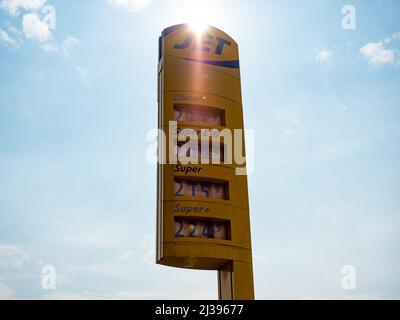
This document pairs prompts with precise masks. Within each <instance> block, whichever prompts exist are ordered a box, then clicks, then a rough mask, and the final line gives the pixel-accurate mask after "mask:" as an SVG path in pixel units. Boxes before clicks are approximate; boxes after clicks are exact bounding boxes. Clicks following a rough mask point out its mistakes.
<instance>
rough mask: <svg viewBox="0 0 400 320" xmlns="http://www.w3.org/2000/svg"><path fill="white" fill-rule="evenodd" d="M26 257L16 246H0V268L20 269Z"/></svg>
mask: <svg viewBox="0 0 400 320" xmlns="http://www.w3.org/2000/svg"><path fill="white" fill-rule="evenodd" d="M26 261H29V257H28V255H27V254H26V253H25V252H24V251H22V250H21V249H19V248H18V247H16V246H9V245H0V268H2V269H21V268H22V266H23V264H24V263H25V262H26Z"/></svg>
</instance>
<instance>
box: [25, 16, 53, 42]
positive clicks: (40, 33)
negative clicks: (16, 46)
mask: <svg viewBox="0 0 400 320" xmlns="http://www.w3.org/2000/svg"><path fill="white" fill-rule="evenodd" d="M22 28H23V31H24V33H25V36H26V37H27V38H28V39H33V40H37V41H39V42H46V41H49V40H50V39H51V32H50V30H49V26H48V25H47V24H46V23H45V22H43V21H42V20H40V18H39V17H38V16H37V15H36V14H35V13H28V14H26V15H24V17H23V18H22Z"/></svg>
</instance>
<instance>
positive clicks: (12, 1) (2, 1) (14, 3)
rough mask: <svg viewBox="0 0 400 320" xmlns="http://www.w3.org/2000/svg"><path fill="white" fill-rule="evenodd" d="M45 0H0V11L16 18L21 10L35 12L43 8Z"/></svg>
mask: <svg viewBox="0 0 400 320" xmlns="http://www.w3.org/2000/svg"><path fill="white" fill-rule="evenodd" d="M45 3H46V0H0V9H1V10H4V11H6V12H7V13H9V14H10V15H12V16H18V15H19V14H20V12H21V9H23V10H37V9H40V8H42V7H43V6H44V4H45Z"/></svg>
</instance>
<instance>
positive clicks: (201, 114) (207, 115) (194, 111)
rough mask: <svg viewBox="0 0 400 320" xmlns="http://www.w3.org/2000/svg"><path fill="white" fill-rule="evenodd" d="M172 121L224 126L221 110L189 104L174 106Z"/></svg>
mask: <svg viewBox="0 0 400 320" xmlns="http://www.w3.org/2000/svg"><path fill="white" fill-rule="evenodd" d="M174 120H176V121H188V122H201V123H207V124H213V125H221V126H223V125H225V119H224V111H223V110H220V109H217V108H212V107H206V106H200V105H191V104H175V105H174Z"/></svg>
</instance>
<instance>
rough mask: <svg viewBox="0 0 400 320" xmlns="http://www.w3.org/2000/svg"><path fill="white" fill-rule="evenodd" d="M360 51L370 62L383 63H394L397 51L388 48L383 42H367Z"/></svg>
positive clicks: (374, 63)
mask: <svg viewBox="0 0 400 320" xmlns="http://www.w3.org/2000/svg"><path fill="white" fill-rule="evenodd" d="M360 53H361V54H362V55H363V57H364V58H365V59H366V60H367V61H368V64H372V65H382V64H394V63H395V61H396V59H395V51H394V50H393V49H386V48H385V47H384V45H383V43H381V42H370V43H367V44H366V45H365V46H363V47H362V48H361V49H360Z"/></svg>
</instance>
